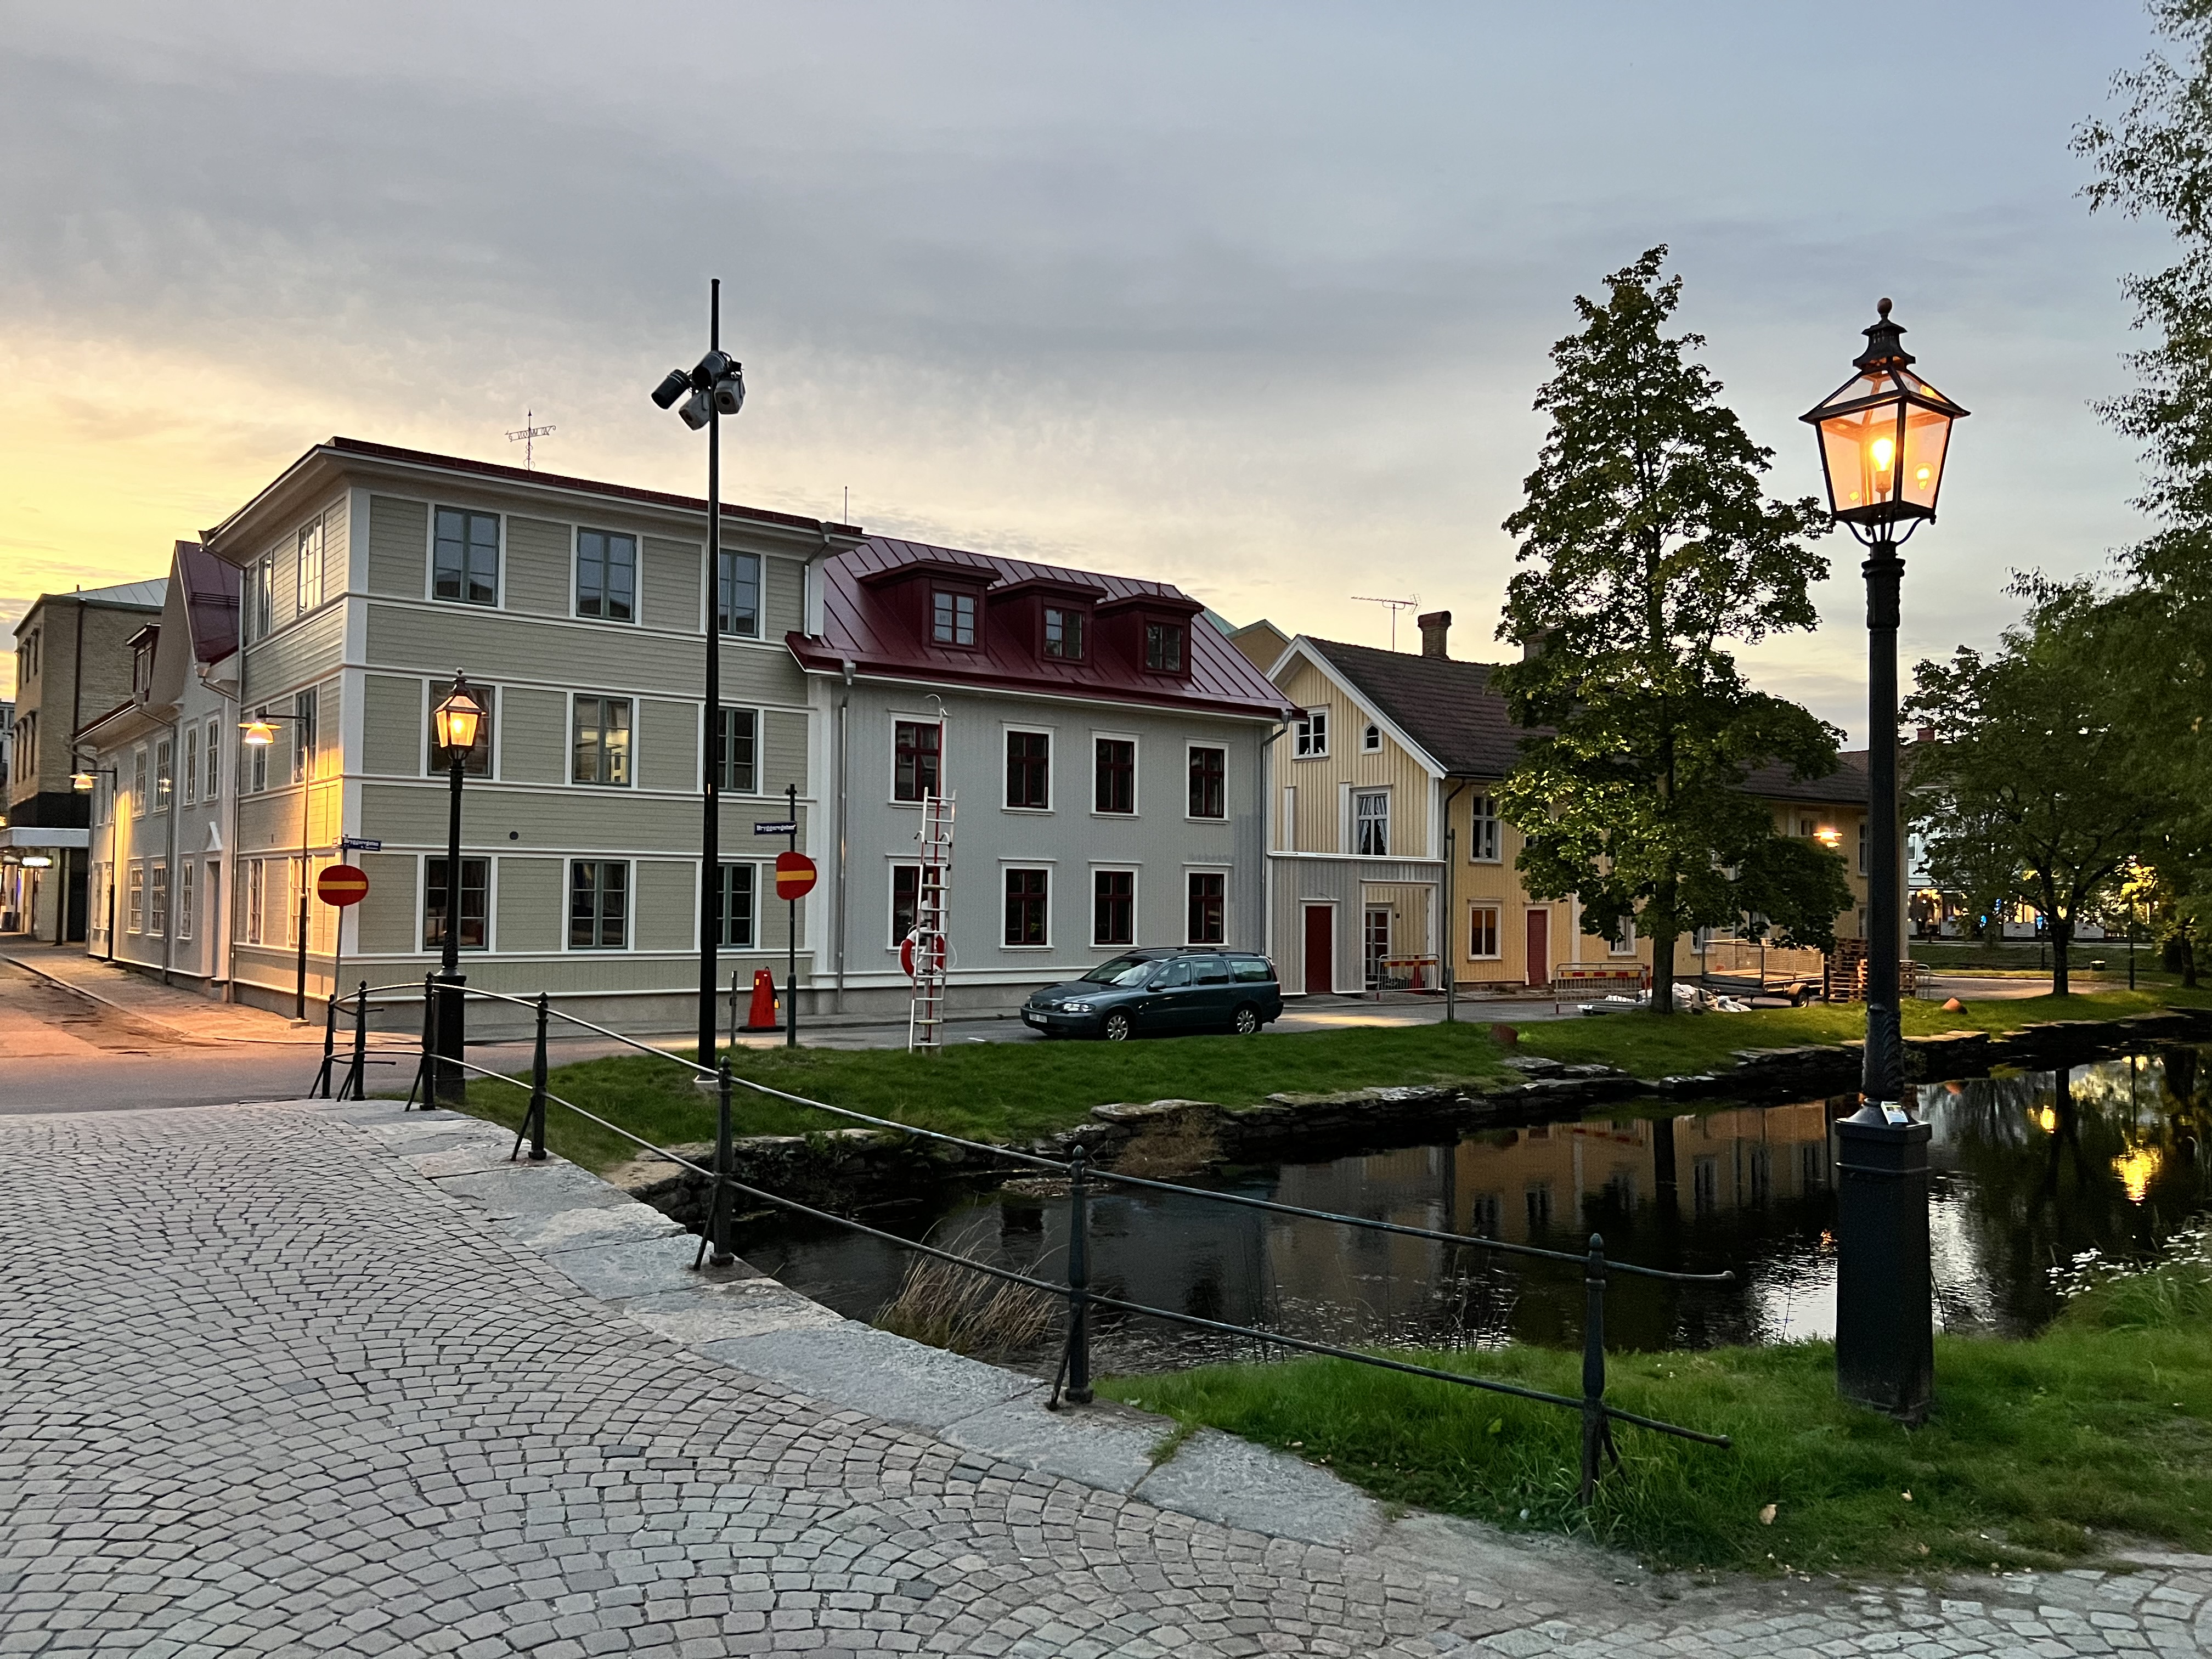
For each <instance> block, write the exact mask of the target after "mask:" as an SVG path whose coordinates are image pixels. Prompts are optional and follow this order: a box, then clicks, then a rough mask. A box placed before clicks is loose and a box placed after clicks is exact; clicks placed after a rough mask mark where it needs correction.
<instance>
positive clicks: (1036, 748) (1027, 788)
mask: <svg viewBox="0 0 2212 1659" xmlns="http://www.w3.org/2000/svg"><path fill="white" fill-rule="evenodd" d="M1051 792H1052V739H1051V738H1050V737H1048V735H1047V734H1045V733H1044V732H1007V733H1006V805H1009V806H1028V807H1042V806H1045V805H1049V804H1050V801H1051Z"/></svg>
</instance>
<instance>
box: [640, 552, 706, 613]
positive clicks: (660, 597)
mask: <svg viewBox="0 0 2212 1659" xmlns="http://www.w3.org/2000/svg"><path fill="white" fill-rule="evenodd" d="M638 551H639V562H641V564H642V565H643V566H644V567H645V568H644V569H643V570H642V571H641V572H640V573H639V586H640V589H641V591H640V592H639V594H638V620H639V621H640V622H641V623H644V624H645V625H646V626H647V628H665V629H668V630H669V631H670V632H671V633H676V634H697V633H700V632H701V629H700V627H699V595H700V592H701V591H702V578H701V575H700V572H701V570H702V568H704V567H705V565H706V562H707V550H706V549H705V548H704V547H702V545H701V544H698V543H697V542H673V541H667V540H664V539H663V538H660V537H659V536H648V537H647V538H645V543H644V545H643V546H642V547H641V548H640V549H639V550H638Z"/></svg>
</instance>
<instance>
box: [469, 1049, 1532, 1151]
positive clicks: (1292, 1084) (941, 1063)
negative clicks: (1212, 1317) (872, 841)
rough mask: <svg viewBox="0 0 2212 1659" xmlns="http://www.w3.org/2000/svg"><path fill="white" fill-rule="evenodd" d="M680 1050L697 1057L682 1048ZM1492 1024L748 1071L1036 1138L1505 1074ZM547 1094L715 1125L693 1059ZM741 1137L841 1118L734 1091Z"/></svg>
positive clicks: (784, 1053) (570, 1137) (785, 1060)
mask: <svg viewBox="0 0 2212 1659" xmlns="http://www.w3.org/2000/svg"><path fill="white" fill-rule="evenodd" d="M680 1052H683V1053H685V1054H689V1053H690V1049H688V1048H686V1049H684V1050H681V1051H680ZM1501 1054H1502V1051H1501V1050H1500V1049H1499V1048H1498V1045H1497V1044H1496V1043H1495V1042H1492V1040H1491V1037H1490V1033H1489V1027H1488V1026H1487V1025H1486V1024H1461V1025H1422V1026H1412V1027H1398V1028H1395V1029H1392V1028H1382V1027H1377V1028H1372V1029H1356V1028H1355V1029H1353V1030H1342V1031H1316V1032H1298V1033H1293V1034H1288V1035H1284V1036H1272V1035H1271V1036H1260V1037H1236V1036H1196V1037H1176V1038H1171V1039H1166V1040H1161V1041H1146V1042H1121V1043H1105V1042H1052V1043H1044V1042H1024V1043H1000V1042H988V1043H986V1042H973V1043H961V1044H958V1045H957V1046H955V1047H951V1048H946V1049H945V1052H944V1053H943V1054H940V1055H939V1056H938V1057H937V1058H936V1059H935V1060H928V1059H925V1058H923V1057H921V1056H920V1055H917V1054H908V1053H906V1052H905V1051H904V1050H902V1049H895V1048H874V1049H861V1050H852V1049H841V1048H798V1049H784V1048H739V1049H737V1050H735V1051H734V1053H733V1054H732V1068H733V1069H734V1070H735V1071H736V1073H737V1074H738V1076H740V1077H744V1078H750V1079H754V1080H755V1081H757V1082H760V1083H763V1084H766V1085H769V1086H770V1087H772V1088H777V1089H783V1090H786V1091H789V1092H791V1093H793V1094H800V1095H807V1096H811V1097H813V1098H815V1099H817V1100H824V1101H828V1102H829V1103H831V1104H833V1105H838V1106H846V1107H850V1108H852V1109H854V1110H855V1111H862V1112H869V1113H872V1114H874V1115H876V1116H878V1117H885V1118H890V1119H893V1120H895V1121H898V1122H902V1123H913V1124H915V1125H917V1126H918V1127H923V1128H931V1129H941V1130H945V1131H946V1132H948V1133H953V1134H960V1135H966V1136H969V1137H970V1138H972V1139H978V1140H989V1141H1016V1140H1023V1141H1025V1140H1030V1139H1035V1138H1036V1136H1038V1135H1040V1134H1044V1133H1049V1132H1051V1131H1053V1130H1055V1129H1063V1128H1066V1127H1068V1126H1070V1125H1071V1124H1075V1123H1079V1122H1081V1121H1083V1120H1084V1119H1085V1117H1086V1116H1087V1115H1089V1113H1090V1110H1091V1108H1092V1107H1093V1106H1099V1105H1103V1104H1105V1103H1108V1102H1109V1101H1123V1100H1127V1101H1143V1100H1163V1099H1166V1098H1169V1097H1182V1098H1184V1099H1190V1100H1207V1101H1212V1102H1214V1103H1217V1104H1219V1105H1224V1106H1231V1107H1235V1106H1249V1105H1253V1104H1255V1103H1258V1102H1260V1101H1261V1100H1263V1099H1265V1098H1266V1097H1267V1096H1268V1095H1270V1094H1273V1093H1276V1092H1278V1091H1285V1090H1294V1091H1314V1092H1320V1091H1328V1090H1340V1089H1359V1088H1365V1087H1368V1086H1370V1085H1379V1084H1392V1085H1397V1084H1420V1083H1468V1082H1482V1081H1486V1080H1489V1079H1496V1078H1498V1077H1499V1076H1501V1075H1504V1074H1505V1073H1503V1071H1502V1068H1501V1066H1500V1065H1499V1060H1500V1058H1501ZM549 1086H550V1088H551V1089H552V1091H553V1092H554V1093H556V1094H558V1095H562V1096H565V1097H567V1098H568V1099H570V1100H573V1101H574V1102H575V1103H577V1104H578V1105H580V1106H584V1107H587V1108H589V1109H591V1110H592V1111H595V1112H598V1113H599V1114H600V1115H602V1116H604V1117H606V1118H608V1119H610V1120H611V1121H614V1122H617V1123H620V1124H623V1126H624V1127H627V1128H629V1129H630V1130H631V1131H633V1132H634V1133H637V1134H640V1135H642V1136H644V1137H645V1138H646V1139H648V1140H652V1141H655V1142H658V1143H659V1144H660V1145H662V1146H671V1145H675V1144H677V1143H678V1142H684V1141H698V1140H706V1139H711V1138H712V1137H713V1135H714V1099H713V1097H711V1096H708V1095H703V1094H700V1093H698V1092H697V1091H696V1090H694V1089H693V1088H692V1086H691V1082H690V1073H687V1072H685V1071H684V1068H682V1067H681V1066H672V1065H670V1064H669V1063H668V1062H666V1061H665V1060H652V1059H648V1058H646V1057H643V1056H623V1057H617V1058H613V1059H608V1060H586V1061H583V1062H582V1063H580V1064H578V1065H574V1066H558V1067H556V1068H555V1069H554V1071H553V1072H552V1073H550V1078H549ZM527 1098H528V1095H527V1091H526V1090H524V1089H517V1088H513V1087H512V1086H510V1085H504V1084H498V1083H492V1082H489V1081H486V1080H483V1079H477V1081H475V1082H473V1083H471V1085H470V1086H469V1109H470V1110H471V1111H472V1112H475V1113H477V1114H478V1115H481V1116H484V1117H489V1118H491V1119H494V1120H495V1121H498V1122H501V1123H505V1124H507V1125H509V1126H510V1127H512V1126H513V1125H514V1124H517V1123H519V1122H520V1121H521V1117H522V1109H523V1106H524V1105H525V1104H526V1101H527ZM736 1108H737V1110H736V1116H737V1124H738V1133H739V1134H805V1133H811V1132H814V1131H818V1130H823V1129H836V1128H842V1127H848V1126H847V1125H846V1123H845V1122H844V1121H842V1120H841V1119H838V1118H836V1117H833V1116H832V1115H829V1113H827V1112H818V1111H811V1110H809V1109H806V1108H805V1107H801V1106H793V1105H790V1104H787V1103H785V1102H782V1101H779V1100H773V1099H768V1098H765V1097H762V1096H760V1095H757V1094H754V1093H752V1092H751V1091H749V1090H745V1089H742V1088H740V1089H738V1091H736ZM546 1126H547V1141H548V1144H549V1145H550V1146H551V1147H552V1149H553V1150H554V1151H555V1152H559V1153H560V1154H561V1155H562V1157H564V1158H573V1159H574V1160H575V1161H576V1162H578V1163H580V1164H585V1165H586V1166H587V1167H590V1168H592V1169H596V1170H606V1169H608V1168H610V1167H611V1166H612V1165H614V1164H620V1163H622V1162H623V1161H624V1160H625V1159H627V1158H629V1157H630V1156H631V1153H632V1151H633V1150H634V1149H633V1148H631V1147H630V1146H629V1143H627V1142H625V1141H623V1139H621V1137H619V1136H617V1135H612V1134H610V1133H607V1132H606V1131H605V1130H604V1129H600V1128H598V1127H595V1126H593V1125H591V1124H588V1123H586V1122H584V1121H582V1120H580V1119H579V1118H578V1117H576V1116H575V1115H574V1113H570V1112H564V1111H562V1109H560V1108H559V1107H557V1106H556V1107H554V1108H552V1109H550V1111H549V1112H548V1114H547V1116H546Z"/></svg>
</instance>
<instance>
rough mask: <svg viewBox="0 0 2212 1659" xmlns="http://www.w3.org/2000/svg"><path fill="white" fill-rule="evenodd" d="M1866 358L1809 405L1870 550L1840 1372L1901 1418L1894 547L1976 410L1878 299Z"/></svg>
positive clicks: (1914, 1397) (1908, 1250) (1901, 1070)
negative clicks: (1863, 948)
mask: <svg viewBox="0 0 2212 1659" xmlns="http://www.w3.org/2000/svg"><path fill="white" fill-rule="evenodd" d="M1877 310H1878V311H1879V313H1880V315H1879V317H1878V318H1877V319H1876V320H1875V324H1874V326H1873V327H1871V328H1869V329H1868V330H1867V331H1866V337H1867V348H1866V349H1865V351H1863V353H1861V354H1860V355H1859V356H1857V357H1856V358H1854V359H1853V360H1852V367H1853V368H1856V369H1857V371H1858V372H1857V374H1854V375H1853V376H1852V377H1851V378H1850V380H1846V381H1845V382H1844V384H1843V385H1842V386H1838V388H1837V389H1836V390H1835V391H1834V392H1832V393H1831V394H1830V395H1829V396H1828V397H1827V398H1825V399H1824V400H1822V402H1821V403H1820V404H1819V405H1818V406H1817V407H1816V408H1814V409H1813V410H1810V411H1808V413H1807V414H1806V415H1805V416H1803V418H1804V419H1805V420H1806V421H1807V422H1809V423H1810V424H1811V425H1812V426H1814V428H1817V429H1818V431H1819V432H1820V467H1821V471H1822V472H1823V473H1824V474H1825V475H1826V478H1827V484H1828V510H1829V512H1830V513H1832V514H1833V515H1834V517H1835V519H1836V520H1837V522H1838V523H1839V524H1844V525H1847V526H1850V532H1851V534H1852V535H1854V536H1856V537H1857V538H1858V539H1859V540H1860V541H1861V542H1862V543H1863V544H1865V546H1866V549H1867V558H1866V562H1865V563H1864V565H1863V566H1862V567H1861V568H1862V569H1863V572H1864V574H1865V575H1866V585H1867V719H1868V733H1867V774H1868V791H1867V793H1868V804H1867V823H1868V827H1869V841H1870V842H1871V844H1872V846H1873V848H1874V855H1873V858H1872V860H1871V861H1870V862H1869V866H1868V870H1867V1017H1866V1057H1865V1060H1864V1062H1863V1071H1862V1073H1861V1076H1860V1081H1859V1092H1860V1095H1861V1097H1863V1102H1864V1103H1863V1105H1862V1106H1861V1107H1860V1109H1858V1111H1857V1113H1855V1114H1854V1115H1851V1116H1850V1117H1848V1118H1845V1119H1844V1120H1843V1121H1841V1122H1839V1123H1838V1124H1837V1125H1836V1133H1837V1136H1838V1140H1839V1142H1840V1146H1839V1149H1838V1157H1837V1168H1838V1171H1839V1172H1840V1174H1841V1176H1842V1180H1841V1182H1839V1184H1838V1189H1837V1194H1836V1243H1837V1263H1836V1267H1837V1273H1836V1386H1837V1389H1838V1392H1839V1393H1840V1394H1841V1395H1843V1397H1844V1399H1846V1400H1849V1401H1853V1402H1854V1403H1856V1404H1858V1405H1863V1406H1869V1407H1873V1408H1874V1409H1875V1410H1877V1411H1881V1412H1887V1413H1888V1414H1889V1415H1891V1416H1892V1417H1895V1418H1898V1419H1901V1420H1903V1421H1905V1422H1908V1423H1917V1422H1919V1421H1921V1420H1922V1419H1923V1418H1925V1417H1926V1416H1927V1415H1928V1407H1929V1399H1930V1396H1931V1395H1932V1394H1933V1392H1934V1388H1935V1374H1936V1358H1935V1339H1934V1320H1933V1307H1932V1304H1931V1303H1930V1300H1929V1259H1928V1135H1929V1129H1928V1126H1927V1125H1926V1124H1925V1123H1922V1122H1918V1121H1916V1120H1915V1119H1914V1118H1913V1116H1912V1114H1911V1112H1910V1111H1909V1110H1908V1109H1906V1107H1905V1104H1904V1101H1905V1050H1904V1045H1903V1042H1902V1036H1901V1032H1900V1030H1899V994H1898V980H1899V975H1898V959H1897V953H1898V951H1899V939H1901V937H1902V927H1901V926H1900V922H1901V897H1902V888H1903V885H1904V882H1903V877H1904V872H1903V871H1902V870H1900V869H1899V864H1898V829H1899V817H1898V810H1897V622H1898V605H1899V591H1900V589H1901V588H1902V586H1903V585H1904V580H1905V561H1904V559H1902V558H1901V557H1899V555H1898V551H1897V550H1898V549H1899V547H1900V546H1902V545H1903V544H1904V543H1905V541H1906V539H1907V538H1910V537H1911V534H1912V532H1914V531H1915V530H1917V529H1918V528H1919V527H1920V526H1921V525H1922V523H1923V522H1924V521H1927V520H1932V519H1934V518H1935V516H1936V495H1937V494H1938V492H1939V491H1940V490H1941V489H1942V486H1943V462H1944V459H1945V458H1946V457H1947V455H1948V453H1949V450H1950V440H1951V423H1952V422H1954V421H1956V420H1959V419H1960V418H1961V417H1963V416H1965V415H1966V410H1964V409H1962V408H1961V407H1960V405H1958V404H1954V403H1953V402H1952V401H1951V400H1950V399H1949V398H1946V397H1945V396H1944V395H1943V394H1942V392H1938V391H1936V388H1935V387H1934V386H1930V385H1929V384H1928V382H1927V381H1925V380H1922V379H1921V378H1920V377H1919V376H1918V375H1917V374H1914V373H1913V372H1912V368H1911V364H1912V362H1913V357H1912V354H1911V352H1909V351H1907V350H1905V343H1904V334H1905V329H1904V327H1903V325H1900V324H1897V323H1893V322H1892V321H1890V319H1889V301H1887V300H1884V301H1882V302H1881V305H1880V306H1879V307H1877Z"/></svg>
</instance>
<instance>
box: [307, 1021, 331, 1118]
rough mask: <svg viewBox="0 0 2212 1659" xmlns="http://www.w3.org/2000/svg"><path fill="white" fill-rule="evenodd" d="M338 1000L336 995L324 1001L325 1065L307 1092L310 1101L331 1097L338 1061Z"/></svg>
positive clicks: (316, 1074)
mask: <svg viewBox="0 0 2212 1659" xmlns="http://www.w3.org/2000/svg"><path fill="white" fill-rule="evenodd" d="M337 1048H338V1000H337V997H336V996H335V995H332V996H329V997H326V998H325V999H324V1000H323V1065H322V1069H321V1070H320V1071H319V1072H317V1073H315V1086H314V1087H313V1088H312V1089H310V1090H308V1091H307V1098H308V1099H310V1100H328V1099H329V1098H330V1097H331V1066H332V1065H333V1064H335V1063H336V1061H337Z"/></svg>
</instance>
